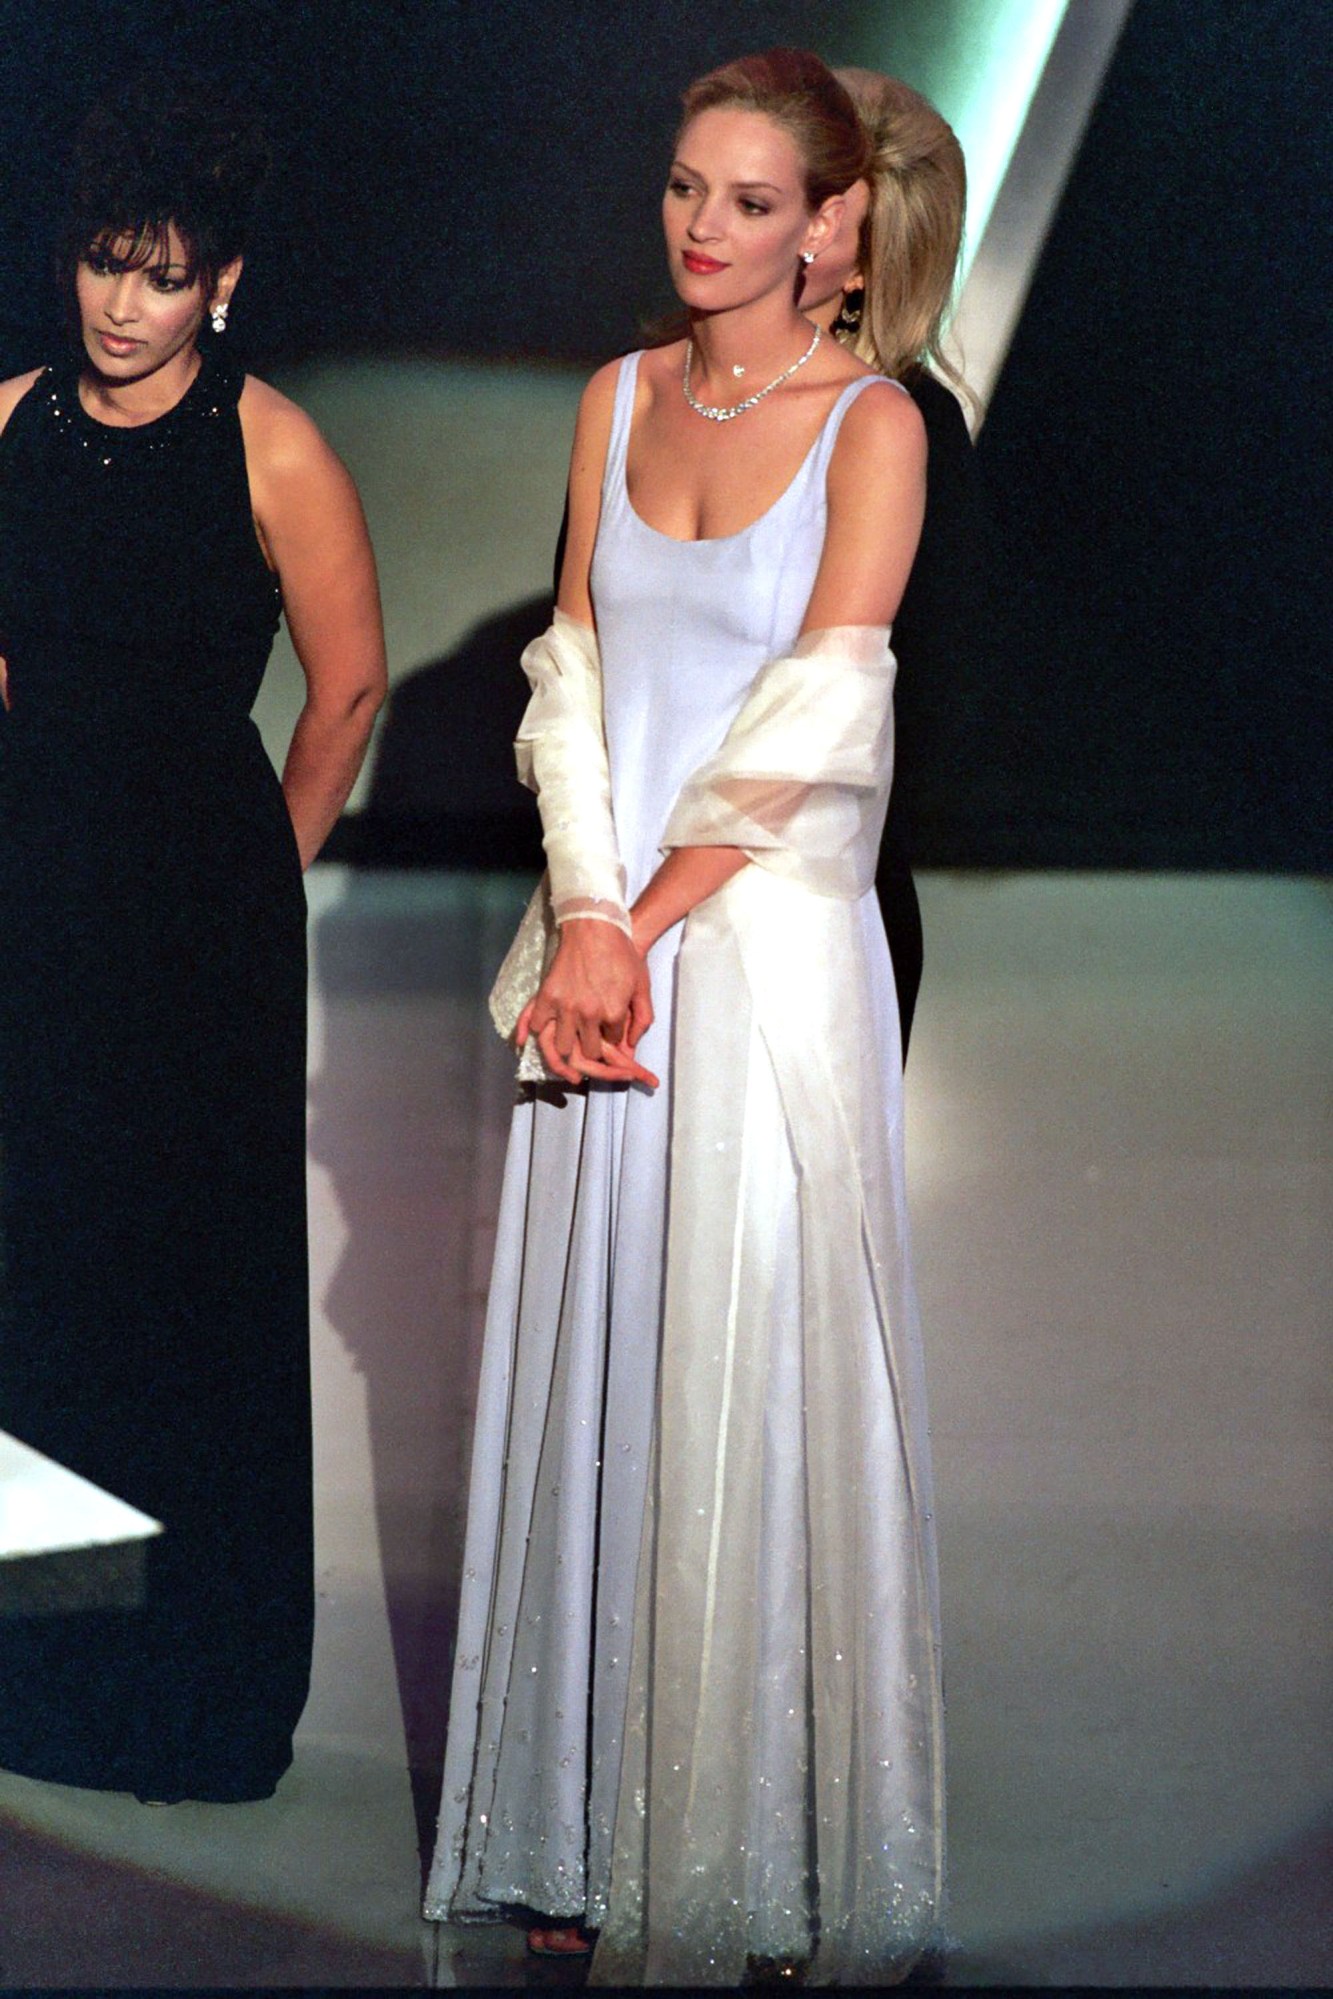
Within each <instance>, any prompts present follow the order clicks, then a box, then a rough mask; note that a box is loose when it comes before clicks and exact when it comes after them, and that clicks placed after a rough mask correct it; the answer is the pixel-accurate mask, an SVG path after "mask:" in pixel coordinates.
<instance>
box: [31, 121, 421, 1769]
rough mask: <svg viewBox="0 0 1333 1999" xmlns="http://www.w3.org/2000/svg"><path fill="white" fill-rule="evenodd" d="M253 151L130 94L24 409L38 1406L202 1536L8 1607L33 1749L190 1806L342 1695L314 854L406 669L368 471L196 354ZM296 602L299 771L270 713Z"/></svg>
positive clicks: (90, 150)
mask: <svg viewBox="0 0 1333 1999" xmlns="http://www.w3.org/2000/svg"><path fill="white" fill-rule="evenodd" d="M215 161H216V162H219V163H220V164H219V169H218V172H217V173H216V174H215V175H214V177H213V193H212V195H211V196H210V195H208V194H207V193H205V194H204V195H200V193H199V188H198V177H199V174H200V171H201V170H206V169H208V168H209V166H210V165H211V164H212V163H213V162H215ZM255 177H256V175H255V161H254V149H253V146H251V147H250V148H249V155H248V163H247V155H246V150H245V148H244V147H243V146H241V143H240V141H239V140H238V138H237V136H236V133H235V131H234V130H233V129H232V128H230V127H226V126H219V125H218V123H217V120H216V119H211V118H210V115H209V107H208V106H206V105H205V106H203V107H202V108H201V106H200V105H199V104H197V103H194V102H193V101H192V100H191V99H190V98H189V97H188V95H187V96H185V97H184V98H182V99H180V100H179V101H177V100H175V99H173V97H172V94H171V92H170V91H166V90H163V89H162V88H161V86H160V85H159V86H158V88H157V90H156V94H155V93H154V92H148V93H146V94H145V96H144V97H142V98H141V99H140V100H139V101H138V102H137V103H131V104H130V105H128V106H121V107H118V108H117V110H116V111H115V112H114V113H107V114H104V115H103V116H102V117H101V118H100V120H95V121H94V123H93V125H92V126H91V127H90V128H89V135H88V136H87V137H86V139H85V142H84V159H83V181H82V183H81V185H82V188H83V210H82V215H81V220H80V240H79V241H78V242H77V245H76V247H75V250H74V255H75V257H76V258H77V259H78V260H79V261H80V262H81V265H82V268H81V270H80V274H79V277H80V290H79V294H78V296H79V303H80V308H81V312H82V333H83V340H82V341H81V343H80V345H79V346H78V348H77V349H76V350H74V351H72V352H71V354H70V355H69V357H68V358H66V359H63V360H61V361H60V362H59V363H57V364H56V365H55V366H52V367H49V368H46V369H44V370H42V371H41V372H40V373H39V374H38V375H37V376H36V377H35V379H31V380H29V379H28V378H25V379H24V381H21V382H19V383H17V384H11V385H7V386H8V389H9V395H8V399H7V405H6V408H5V410H4V412H3V414H4V415H6V416H7V421H6V422H5V424H4V429H3V433H2V434H0V652H2V653H3V656H4V682H3V691H4V694H5V700H4V703H3V705H0V934H2V935H3V938H4V951H3V957H2V958H0V1259H2V1263H3V1268H2V1271H0V1426H3V1427H4V1428H6V1429H8V1430H10V1431H11V1432H13V1433H14V1434H15V1435H17V1436H18V1437H20V1438H21V1439H22V1440H23V1441H24V1442H26V1443H28V1444H31V1445H33V1446H35V1447H36V1448H37V1449H38V1450H40V1451H43V1452H45V1453H47V1454H48V1455H49V1456H51V1457H52V1458H55V1459H57V1460H58V1461H59V1462H60V1463H62V1464H64V1465H66V1466H68V1467H70V1468H71V1469H73V1470H74V1471H76V1472H79V1473H81V1474H83V1475H84V1476H85V1477H87V1478H90V1479H92V1480H93V1481H95V1482H96V1483H97V1484H98V1485H99V1486H102V1487H103V1488H105V1489H106V1490H108V1491H110V1492H112V1493H114V1494H116V1495H117V1496H118V1497H120V1498H122V1499H125V1500H128V1501H130V1502H131V1503H132V1504H133V1505H135V1506H138V1507H140V1508H142V1509H143V1510H144V1511H145V1512H147V1513H149V1514H151V1515H152V1516H154V1518H156V1519H157V1520H159V1521H161V1522H162V1524H163V1527H164V1530H165V1531H164V1532H163V1533H162V1535H161V1536H160V1537H158V1538H157V1539H155V1540H154V1541H152V1542H150V1543H149V1544H148V1553H147V1580H146V1590H145V1595H144V1600H143V1603H142V1605H141V1606H140V1607H139V1608H137V1609H133V1610H123V1609H122V1610H101V1611H89V1612H82V1613H78V1614H71V1615H63V1616H50V1617H36V1616H30V1617H22V1618H10V1619H6V1620H0V1764H3V1765H4V1766H5V1767H7V1768H9V1769H11V1770H15V1771H19V1772H22V1773H24V1774H27V1775H29V1776H36V1777H43V1778H48V1779H53V1780H55V1781H58V1782H62V1783H67V1784H78V1785H86V1786H91V1787H95V1788H99V1789H113V1790H127V1791H133V1792H135V1793H137V1794H138V1795H139V1796H141V1797H144V1798H151V1799H154V1800H163V1801H172V1800H175V1799H179V1798H187V1797H188V1798H193V1799H204V1800H217V1801H227V1800H239V1799H245V1798H258V1797H263V1796H265V1795H267V1794H268V1793H269V1792H270V1791H271V1790H272V1789H273V1787H274V1785H275V1783H276V1782H277V1780H278V1778H279V1776H280V1775H281V1773H282V1771H283V1770H284V1769H285V1768H286V1767H287V1765H288V1763H289V1762H290V1760H291V1753H292V1732H293V1729H294V1728H295V1725H296V1722H297V1720H298V1718H299V1716H300V1713H301V1709H302V1706H303V1703H304V1700H305V1696H306V1690H307V1684H308V1678H309V1667H310V1652H311V1637H312V1625H313V1594H314V1592H313V1559H312V1545H311V1539H312V1529H311V1513H312V1497H311V1447H310V1397H309V1363H308V1301H307V1277H306V1215H305V1019H306V957H305V900H304V894H303V889H302V880H301V873H302V864H303V860H305V859H308V858H309V857H310V854H311V853H312V852H313V850H314V848H315V846H317V844H318V842H319V840H320V839H322V837H323V833H324V832H325V831H327V826H328V824H329V823H331V820H332V817H333V816H335V815H336V812H337V809H338V806H339V805H340V804H341V802H342V799H343V798H344V797H345V795H346V789H347V787H348V785H350V782H351V777H352V775H354V773H355V768H356V764H357V762H358V761H359V757H360V753H361V749H362V747H363V746H364V741H365V736H366V732H367V730H368V727H369V720H370V716H371V715H372V714H373V711H374V707H375V705H376V689H377V685H378V681H379V677H380V675H381V674H382V658H381V656H380V655H379V653H378V651H377V645H378V640H377V638H376V633H377V631H378V612H377V607H376V605H375V603H374V587H373V567H372V566H371V564H370V557H369V547H368V544H365V546H364V549H361V548H359V545H358V544H357V536H358V535H359V536H360V537H361V541H362V542H364V528H363V526H361V524H360V515H359V512H357V511H356V510H355V501H354V496H353V497H352V499H351V501H348V499H347V494H346V492H345V491H342V490H341V489H340V486H339V481H340V480H341V481H342V482H344V483H345V484H346V486H347V487H348V488H349V489H350V482H347V481H346V475H345V474H343V473H342V472H341V468H338V471H337V473H334V472H333V471H332V469H331V467H330V466H326V465H325V464H324V463H323V461H322V459H321V457H320V454H321V453H324V454H326V456H327V458H328V459H329V460H330V461H331V460H332V454H331V453H327V447H325V446H323V445H322V443H318V441H317V439H316V437H315V433H314V432H313V426H309V424H308V420H307V419H305V418H304V417H302V416H301V415H300V413H299V412H297V411H295V410H292V408H291V406H290V405H286V404H283V399H281V398H278V397H276V396H275V395H274V393H273V392H272V391H265V390H264V389H263V385H262V384H252V385H250V386H249V388H248V390H247V378H246V377H245V376H244V374H243V371H242V370H241V368H240V367H239V366H238V365H237V364H236V363H235V362H234V361H233V360H232V359H231V358H230V357H229V355H228V353H227V351H226V348H225V345H224V344H223V343H222V342H221V341H219V340H217V339H216V338H214V339H213V340H212V343H211V345H197V344H196V342H195V341H194V339H193V337H192V335H191V337H190V338H188V339H187V340H186V341H185V343H184V345H181V346H175V347H172V346H171V341H172V340H173V339H175V337H176V334H177V332H178V331H179V328H178V325H177V317H178V315H177V317H173V314H175V313H176V305H177V302H178V301H180V300H181V299H182V298H184V299H185V300H186V302H187V303H188V297H189V287H188V286H185V287H184V288H182V285H181V282H180V281H181V279H182V276H183V275H184V276H186V277H188V276H189V266H190V263H191V261H192V260H198V259H199V258H201V257H204V258H206V257H207V253H208V250H209V246H210V244H211V245H212V247H213V249H214V251H215V253H216V255H215V257H214V264H215V266H216V262H217V257H218V256H220V257H221V258H222V262H223V269H222V271H221V274H220V275H219V272H218V270H217V269H216V268H214V269H213V270H211V271H209V270H205V271H204V272H203V274H202V275H203V279H204V282H203V284H202V291H201V306H200V310H201V311H202V310H203V309H205V308H207V309H209V310H210V311H213V312H216V311H217V307H218V305H219V304H225V302H226V298H227V297H229V295H230V289H231V285H232V284H234V282H235V277H236V275H238V274H239V262H238V261H237V260H236V259H235V258H234V256H232V255H231V254H230V253H233V252H234V250H235V248H236V244H235V242H234V241H233V237H234V233H235V229H236V227H237V220H236V210H237V209H238V207H239V205H240V203H241V201H242V198H243V196H245V195H247V194H248V192H249V189H250V187H251V186H253V183H254V180H255ZM90 182H91V184H92V189H93V192H92V193H89V192H88V185H89V183H90ZM219 187H221V189H222V194H221V195H219V194H218V192H217V190H218V188H219ZM99 190H100V194H101V199H100V205H98V206H93V207H91V209H90V207H89V204H90V203H91V202H93V201H94V200H96V198H97V193H98V191H99ZM229 194H230V209H229V204H228V198H227V197H228V195H229ZM210 200H211V201H212V203H213V207H212V208H211V209H210V207H209V201H210ZM219 202H220V203H221V207H222V210H223V211H224V212H223V213H222V215H221V217H220V218H219V216H218V214H217V212H216V210H217V207H218V204H219ZM78 216H79V211H78V208H77V205H76V218H77V217H78ZM228 272H230V277H229V276H228ZM194 282H195V283H199V282H200V278H199V275H198V274H196V276H195V279H194ZM136 284H137V285H138V289H137V290H136V288H135V287H136ZM173 286H174V287H175V288H176V289H175V290H174V291H173V290H172V287H173ZM205 294H207V296H205ZM224 294H225V296H224ZM158 312H164V313H165V320H164V323H165V325H166V327H167V334H166V335H165V336H164V335H163V334H162V333H161V330H160V328H159V326H158V324H157V321H156V320H155V319H154V317H153V315H154V313H158ZM218 316H219V317H221V318H223V319H225V313H222V314H220V315H218ZM186 326H187V331H188V330H189V329H188V319H187V321H186ZM164 339H165V340H166V347H165V348H164V347H163V344H162V343H163V340H164ZM204 339H205V341H207V340H208V336H207V335H206V334H205V336H204ZM167 348H170V351H169V352H168V351H166V349H167ZM181 383H187V384H188V386H185V388H184V392H183V394H180V395H179V396H178V398H177V399H176V400H175V401H174V402H170V403H169V404H168V405H167V406H166V407H165V408H162V409H161V411H160V413H159V414H156V415H155V416H152V417H145V416H143V415H142V412H143V411H144V410H146V409H150V408H152V406H153V404H152V401H151V400H145V399H146V398H154V399H156V400H159V401H160V400H162V399H164V398H165V397H166V396H168V395H169V394H170V392H171V390H172V389H173V388H174V387H176V386H178V385H179V384H181ZM243 396H246V397H247V401H246V405H245V407H246V410H247V411H248V412H249V415H248V417H247V421H246V423H245V424H243V421H242V397H243ZM136 398H137V399H138V400H137V401H136ZM279 404H282V409H279V408H278V405H279ZM284 411H289V412H290V415H285V414H284ZM98 412H102V414H99V413H98ZM117 415H119V416H121V417H122V418H123V417H125V416H126V415H128V416H129V417H130V418H131V419H132V420H131V421H116V420H115V419H116V417H117ZM108 419H109V420H108ZM307 433H308V435H307ZM303 482H304V486H305V489H306V499H307V502H308V505H309V507H310V508H311V509H312V510H313V519H312V522H311V528H312V529H313V528H314V527H317V526H318V524H319V522H320V520H321V519H322V520H323V524H324V526H325V528H326V530H327V531H328V533H329V536H330V539H331V542H332V544H333V548H334V550H335V551H341V552H342V553H344V554H347V553H348V551H349V550H351V551H352V553H351V555H349V558H348V559H349V560H351V561H352V562H353V564H355V562H357V561H359V562H360V564H361V568H360V571H359V581H358V582H357V583H356V585H355V588H356V590H357V591H358V592H359V595H360V610H359V613H357V614H354V615H353V616H352V623H353V625H354V626H355V627H356V630H357V632H358V634H359V637H358V640H357V643H358V644H359V648H360V663H359V665H358V666H356V667H355V668H351V667H349V666H348V665H347V663H346V662H344V661H340V660H339V659H338V658H337V657H336V656H335V652H334V650H332V649H331V648H330V646H329V644H328V642H327V640H326V639H325V637H324V636H323V634H322V633H321V631H320V629H319V626H318V621H317V618H314V617H312V616H311V615H309V614H308V612H307V609H306V607H307V605H308V603H309V601H310V591H311V587H312V583H313V582H314V581H315V573H314V569H313V568H312V559H311V558H310V557H309V556H308V555H307V554H306V553H305V552H304V551H303V547H302V544H301V540H300V535H301V533H302V532H304V531H305V530H301V529H299V528H297V527H296V526H295V525H294V518H295V517H294V514H293V501H294V499H295V498H296V494H297V490H298V489H299V488H301V487H302V484H303ZM321 508H322V514H321ZM349 523H350V524H349ZM257 525H258V528H259V531H260V532H263V533H264V535H265V543H266V547H261V543H260V539H259V535H258V533H257ZM266 550H267V552H266ZM367 589H368V590H369V600H368V601H367V599H366V592H367ZM284 597H285V598H286V599H287V609H288V613H289V618H290V619H291V622H292V625H293V635H294V637H295V638H296V639H297V644H298V651H299V652H300V653H301V657H302V663H303V665H304V667H305V669H306V674H307V681H308V684H309V700H308V702H307V711H306V715H305V716H304V717H303V723H302V725H301V727H299V728H298V739H297V740H295V741H294V744H293V751H292V754H291V756H290V757H289V761H288V770H287V774H286V778H285V784H286V788H287V794H288V795H287V798H286V799H284V792H283V788H282V787H281V786H280V785H279V783H278V780H277V777H276V776H275V774H274V771H273V769H272V766H271V765H270V763H269V761H268V759H267V756H266V754H265V752H264V749H263V746H262V744H261V742H260V740H259V736H258V733H257V731H256V729H255V727H254V724H253V723H252V722H251V721H250V719H249V711H250V707H251V705H252V703H253V701H254V698H255V695H256V692H257V690H258V687H259V683H260V679H261V677H262V674H263V671H264V666H265V662H266V660H267V658H268V654H269V649H270V646H271V644H272V641H273V636H274V633H275V630H276V628H277V624H278V619H279V614H280V612H281V610H282V608H283V602H284ZM358 620H359V621H358ZM298 627H299V629H298ZM335 710H338V711H340V712H341V713H342V716H343V720H342V723H341V725H338V724H337V723H336V721H335ZM302 730H303V731H304V733H302Z"/></svg>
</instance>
